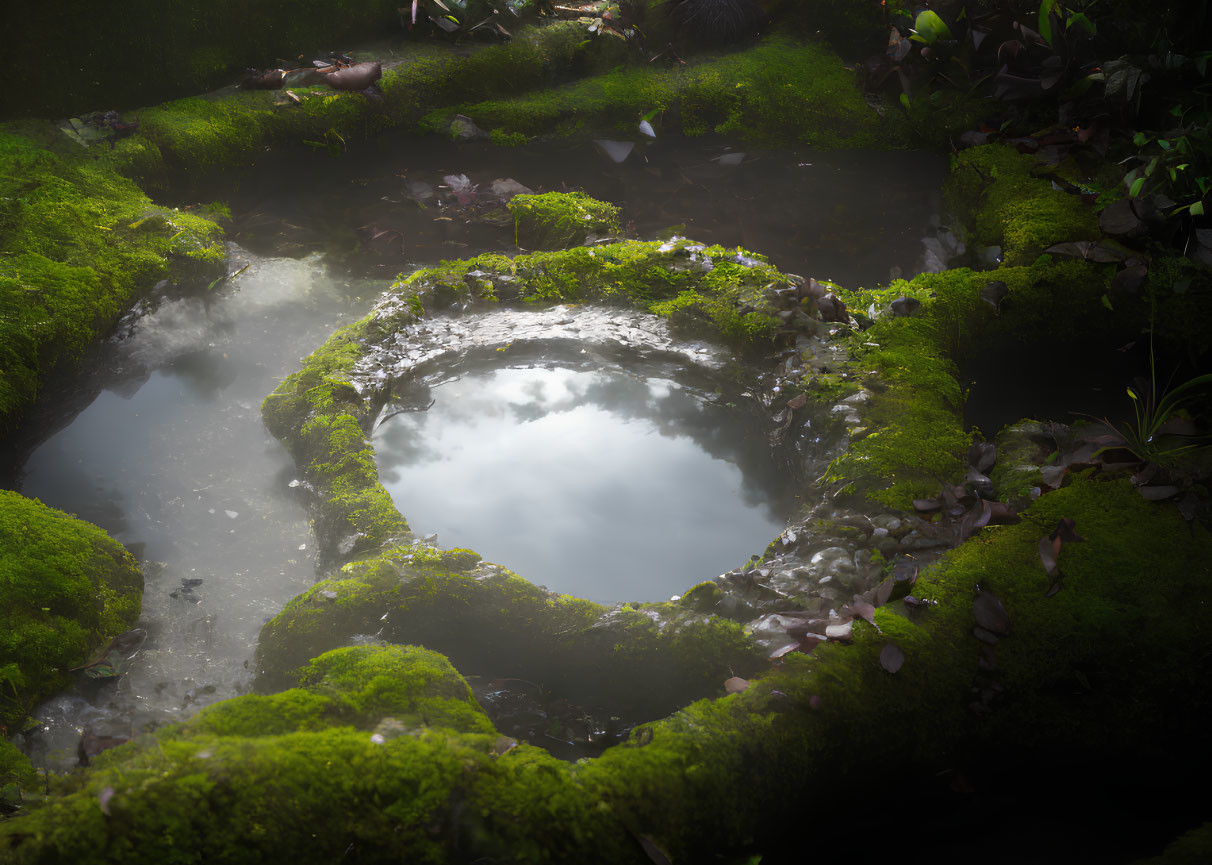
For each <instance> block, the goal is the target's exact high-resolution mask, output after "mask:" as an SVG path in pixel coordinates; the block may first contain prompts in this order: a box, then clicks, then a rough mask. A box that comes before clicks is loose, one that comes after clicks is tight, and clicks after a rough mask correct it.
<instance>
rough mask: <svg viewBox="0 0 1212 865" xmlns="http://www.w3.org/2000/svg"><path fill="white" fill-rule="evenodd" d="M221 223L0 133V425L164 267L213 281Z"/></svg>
mask: <svg viewBox="0 0 1212 865" xmlns="http://www.w3.org/2000/svg"><path fill="white" fill-rule="evenodd" d="M221 238H222V230H221V229H220V228H219V227H218V226H217V225H216V224H215V223H213V222H211V221H209V220H206V219H203V218H201V217H198V216H195V215H192V214H188V213H182V212H180V211H177V210H168V209H165V208H159V207H155V206H154V205H152V203H151V201H150V200H148V198H147V196H145V195H144V194H143V193H142V192H141V191H140V190H139V189H138V187H136V186H135V185H134V184H133V183H132V182H131V181H129V180H127V179H126V178H124V177H121V176H119V175H117V174H116V173H114V172H113V171H112V170H111V169H109V168H108V167H106V166H105V165H104V164H102V163H100V162H98V161H96V160H92V159H89V158H87V157H86V156H83V155H79V154H72V153H60V152H56V151H53V150H51V149H48V148H47V147H44V146H42V145H40V144H38V143H36V142H35V141H34V140H32V139H30V138H27V137H25V136H22V135H15V134H8V133H0V428H5V427H11V426H12V425H13V424H14V423H15V419H16V417H17V416H18V414H19V413H20V412H21V411H23V410H24V409H26V408H28V406H29V405H30V404H31V403H32V402H33V401H34V399H35V397H36V396H37V394H38V390H39V388H40V386H41V384H42V382H43V381H44V380H45V379H46V376H47V375H48V374H49V373H50V371H51V370H53V369H54V368H55V367H56V366H57V365H59V364H63V363H70V362H72V361H74V360H75V359H76V358H78V357H79V355H80V352H81V351H82V350H83V348H84V347H85V346H86V345H88V344H89V343H90V342H91V341H92V340H94V339H96V338H97V337H98V336H99V335H101V334H104V333H105V332H106V331H107V330H108V329H109V328H111V327H112V326H113V325H114V323H115V322H116V321H117V320H118V316H119V315H121V314H122V313H123V312H125V311H126V309H127V308H128V307H129V305H130V304H131V303H132V302H133V301H134V300H135V298H136V297H137V296H138V294H139V292H141V291H145V290H147V289H149V288H150V287H151V286H152V285H153V284H154V283H155V282H157V281H159V280H161V279H164V278H166V277H168V276H170V274H171V275H175V276H177V277H180V278H189V277H194V278H200V279H207V278H213V276H214V275H215V274H217V273H218V271H219V270H220V269H221V268H222V266H223V262H224V260H225V258H226V251H225V250H224V248H223V245H222V243H221V242H220V240H221Z"/></svg>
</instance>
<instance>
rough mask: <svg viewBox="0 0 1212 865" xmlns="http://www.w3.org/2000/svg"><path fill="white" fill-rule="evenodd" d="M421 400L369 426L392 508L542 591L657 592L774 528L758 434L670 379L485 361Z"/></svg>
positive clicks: (779, 512) (746, 549) (734, 554)
mask: <svg viewBox="0 0 1212 865" xmlns="http://www.w3.org/2000/svg"><path fill="white" fill-rule="evenodd" d="M433 397H434V400H435V402H434V404H433V406H432V407H431V408H429V410H428V411H426V412H415V413H401V414H397V415H394V416H390V417H388V418H387V420H385V421H384V422H383V423H382V425H381V426H380V427H379V430H378V431H377V432H376V440H375V448H376V451H377V453H378V458H379V465H380V471H381V477H382V481H383V484H384V486H385V487H387V489H388V491H389V492H390V493H391V495H392V498H393V499H394V501H395V503H396V506H397V507H398V508H399V509H400V510H401V511H402V512H403V513H404V515H405V516H406V517H407V518H408V519H409V521H410V524H411V525H412V528H413V530H414V531H415V532H417V533H418V534H421V535H424V534H427V533H429V532H437V533H438V535H439V538H438V541H439V543H440V544H441V546H443V547H451V546H467V547H471V548H473V549H475V550H476V551H477V552H479V553H480V554H481V555H483V556H484V557H485V558H486V559H488V560H490V561H495V562H498V563H500V564H502V565H505V566H506V567H508V568H510V569H512V570H514V571H516V572H518V573H519V574H521V575H522V576H523V577H526V578H527V579H529V580H531V581H532V582H536V583H541V584H543V585H546V586H548V587H549V588H551V589H553V590H556V591H560V592H566V593H570V594H575V595H578V596H581V597H586V598H590V599H592V600H597V601H620V600H657V599H662V598H667V597H669V596H670V595H674V594H678V593H680V592H682V591H685V590H686V589H687V588H688V587H689V586H691V585H693V584H694V583H695V582H698V581H700V580H702V579H705V578H709V577H712V576H715V575H716V574H719V573H721V572H722V571H725V570H728V569H729V568H731V567H733V566H735V565H737V564H741V563H743V562H744V561H745V560H746V559H748V557H749V556H750V554H752V553H760V552H761V551H762V550H763V549H764V548H765V546H766V544H768V543H769V542H770V539H771V538H773V537H774V536H775V535H777V534H778V533H779V532H780V531H781V530H782V528H783V526H784V524H785V521H786V516H787V508H788V506H789V505H788V500H787V496H786V490H785V489H779V488H778V485H777V478H776V476H775V475H774V473H773V472H772V471H770V470H769V467H768V466H767V467H766V469H767V470H766V471H765V472H762V471H761V462H762V460H763V458H764V455H763V454H762V453H761V448H762V444H761V442H760V441H756V442H755V441H749V442H748V443H746V438H747V437H746V436H745V435H744V432H743V430H742V429H741V425H740V423H739V422H738V420H737V419H736V418H735V417H733V416H731V415H730V414H729V413H728V412H727V411H726V410H724V409H722V408H720V407H717V406H713V405H710V404H708V403H705V402H703V401H702V400H700V399H698V398H697V397H696V396H694V395H692V394H691V393H688V392H687V391H684V390H681V389H679V388H678V387H677V386H676V385H673V384H672V383H671V382H668V381H663V380H655V379H652V380H643V379H640V378H638V377H633V376H628V375H625V374H622V373H618V372H574V371H571V370H567V369H499V370H496V371H493V372H490V373H477V374H474V375H468V376H465V377H463V378H462V379H459V380H455V381H450V382H447V383H445V384H442V385H441V386H439V387H437V388H435V389H434V392H433ZM746 451H747V452H746ZM738 462H740V463H743V464H746V465H752V466H754V468H755V470H754V471H751V472H748V473H743V472H742V470H741V468H740V467H739V466H738ZM761 475H764V476H761Z"/></svg>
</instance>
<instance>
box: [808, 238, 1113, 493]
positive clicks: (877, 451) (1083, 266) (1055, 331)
mask: <svg viewBox="0 0 1212 865" xmlns="http://www.w3.org/2000/svg"><path fill="white" fill-rule="evenodd" d="M1112 270H1113V268H1108V267H1107V266H1105V265H1098V264H1092V263H1090V262H1085V261H1078V260H1069V261H1058V262H1053V261H1050V260H1049V259H1048V257H1046V256H1045V257H1044V258H1043V259H1041V260H1040V261H1038V262H1036V263H1034V264H1032V265H1030V266H1026V267H1001V268H998V269H997V270H993V271H972V270H968V269H966V268H956V269H954V270H948V271H944V272H942V273H937V274H930V273H923V274H920V275H919V276H917V277H915V278H914V279H913V280H912V281H909V282H906V281H904V280H897V281H895V282H894V283H893V284H892V285H890V286H889V287H888V288H886V289H879V290H874V291H872V290H866V291H860V292H848V291H845V290H840V291H839V293H840V294H841V296H842V297H843V299H845V300H846V302H847V303H848V304H849V305H851V306H853V307H855V308H860V309H862V308H865V307H866V306H867V305H869V304H871V303H874V304H876V306H877V307H879V308H886V307H887V305H888V303H889V302H890V301H891V300H892V299H894V298H897V297H900V296H906V297H912V298H914V299H916V300H918V301H919V302H920V303H921V308H920V309H919V310H918V312H916V313H915V314H914V315H913V316H910V317H897V316H882V317H881V318H880V319H879V320H878V321H877V322H876V323H875V325H874V326H872V327H871V328H870V329H868V330H866V331H864V332H863V333H861V334H859V335H856V336H855V337H853V338H852V339H851V340H850V355H851V359H850V361H849V363H848V365H847V369H848V374H849V376H850V379H849V380H850V381H851V382H855V381H858V382H862V383H863V384H864V385H865V386H867V387H868V388H869V390H870V393H871V398H870V402H869V405H868V407H867V409H865V410H864V414H863V416H862V423H863V426H862V429H861V430H859V431H857V432H856V433H855V434H854V435H853V437H852V441H851V445H850V448H849V450H848V451H847V452H846V453H844V454H843V455H841V456H840V457H838V458H837V459H836V460H835V461H834V463H833V464H832V466H831V467H830V470H829V473H828V475H827V478H828V479H830V480H833V481H839V482H849V483H854V484H855V485H856V489H859V491H861V492H864V493H866V494H867V495H869V496H870V497H871V498H873V499H874V500H875V501H878V502H881V503H883V504H886V505H890V506H894V507H900V508H908V507H909V506H910V504H911V502H912V500H913V499H914V498H925V497H929V496H932V495H934V494H935V493H936V492H937V491H938V487H939V486H940V485H942V484H943V483H948V482H951V483H953V482H956V481H958V480H959V479H960V478H962V476H963V474H964V472H965V470H966V469H965V453H966V451H967V448H968V444H969V443H970V441H971V436H970V435H969V434H968V432H967V431H966V430H965V429H964V427H963V422H962V409H963V404H964V398H965V394H964V391H963V388H962V386H961V384H960V382H961V381H962V380H965V377H964V376H963V375H962V374H961V370H962V369H964V368H966V367H969V366H971V365H973V364H976V363H981V364H984V365H986V366H987V365H988V363H989V360H990V359H991V358H1003V359H1004V362H1005V363H1006V364H1008V365H1013V364H1015V363H1017V362H1018V361H1019V359H1021V358H1022V357H1024V356H1027V355H1032V356H1034V355H1038V354H1039V353H1041V352H1046V353H1048V354H1055V355H1056V356H1057V357H1058V358H1060V357H1062V355H1061V354H1060V352H1062V351H1064V350H1066V347H1067V346H1069V345H1071V344H1073V342H1074V340H1073V330H1074V326H1075V325H1074V323H1075V322H1080V323H1081V330H1082V333H1083V336H1084V338H1086V339H1091V340H1100V339H1102V340H1104V341H1109V342H1113V340H1112V335H1113V334H1116V333H1118V332H1121V331H1123V330H1124V329H1125V327H1126V328H1127V329H1128V332H1129V333H1130V332H1131V330H1132V329H1133V328H1135V327H1136V326H1137V323H1136V322H1133V321H1131V320H1129V321H1127V322H1125V321H1124V320H1123V319H1124V318H1125V317H1126V316H1119V317H1117V315H1116V314H1115V313H1113V312H1112V311H1110V310H1108V309H1107V308H1106V307H1104V306H1103V305H1102V304H1101V303H1100V302H1099V298H1100V297H1101V295H1102V294H1103V293H1104V292H1105V291H1106V290H1107V285H1108V282H1109V279H1110V276H1111V272H1112ZM995 280H996V281H1000V282H1002V283H1004V285H1005V288H1006V295H1005V297H1004V299H1003V300H1002V302H1001V306H1000V309H995V308H994V307H993V305H992V304H990V303H988V302H986V301H985V300H983V299H982V298H981V290H982V289H983V288H984V287H985V286H986V285H988V284H989V283H990V282H992V281H995ZM1064 365H1065V364H1064V362H1063V361H1061V360H1058V361H1057V366H1058V368H1062V367H1063V366H1064ZM810 384H811V383H810ZM808 392H809V393H810V395H813V396H815V397H817V398H825V399H830V398H836V395H835V393H834V391H833V390H832V389H829V388H825V389H823V390H820V391H819V392H818V391H814V390H812V389H811V387H810V389H809V391H808ZM1018 480H1019V481H1025V480H1026V479H1025V478H1019V479H1018ZM1020 487H1021V483H1016V484H1014V485H1013V489H1014V490H1018V489H1019V488H1020ZM1009 490H1010V488H1008V492H1007V495H1010V494H1012V492H1011V491H1009Z"/></svg>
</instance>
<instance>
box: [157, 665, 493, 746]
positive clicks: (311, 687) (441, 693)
mask: <svg viewBox="0 0 1212 865" xmlns="http://www.w3.org/2000/svg"><path fill="white" fill-rule="evenodd" d="M294 678H295V679H296V681H297V682H298V684H299V687H294V688H291V689H289V690H286V691H283V692H281V693H278V694H272V695H269V696H262V695H260V694H249V695H247V696H244V697H237V698H235V699H232V700H226V701H224V702H222V703H216V704H214V705H211V706H208V707H206V708H205V709H203V710H202V711H201V712H199V713H198V714H197V715H196V716H195V717H193V718H191V719H190V720H189V721H187V722H185V723H184V724H182V725H180V726H179V727H178V728H177V732H176V733H175V734H174V735H182V736H197V735H216V736H276V735H281V734H284V733H293V732H300V731H308V730H322V729H325V728H327V727H333V726H355V727H357V728H359V729H364V730H374V729H375V727H376V725H378V724H379V723H380V722H381V721H382V720H383V719H384V718H391V719H392V720H393V721H395V722H398V723H399V724H401V725H403V727H405V728H408V729H413V730H416V729H419V728H422V727H447V728H450V729H452V730H459V731H461V732H466V733H491V732H492V729H493V728H492V725H491V724H490V723H489V722H488V719H487V718H486V717H485V716H484V713H483V712H482V711H481V710H480V707H479V706H478V705H477V704H476V701H475V698H474V697H473V696H472V693H471V689H470V688H469V687H468V686H467V683H466V682H465V681H464V680H463V677H462V676H460V675H459V674H458V673H457V672H456V671H455V669H454V668H453V667H452V666H451V665H450V662H449V661H447V660H446V659H445V658H444V657H442V656H441V655H439V654H437V653H436V652H432V651H429V650H427V649H422V648H418V647H415V646H357V647H349V648H343V649H334V650H333V651H330V652H326V653H325V654H323V655H321V656H320V657H318V658H315V659H313V660H312V661H311V662H310V663H308V664H307V665H306V666H305V667H303V668H302V669H300V670H298V671H297V672H296V673H295V674H294Z"/></svg>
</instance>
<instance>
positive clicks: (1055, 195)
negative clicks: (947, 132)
mask: <svg viewBox="0 0 1212 865" xmlns="http://www.w3.org/2000/svg"><path fill="white" fill-rule="evenodd" d="M1037 164H1038V160H1037V159H1036V157H1035V156H1034V155H1032V154H1023V153H1018V152H1017V151H1016V150H1015V149H1014V148H1013V147H1011V146H1009V145H1004V144H986V145H982V146H980V147H970V148H968V149H967V150H962V151H960V152H959V153H958V154H956V156H955V157H954V158H953V164H952V171H951V176H950V178H949V179H948V181H947V185H946V188H945V195H946V198H947V203H948V206H949V207H950V208H951V210H952V211H953V212H955V213H957V214H962V215H965V216H963V217H962V218H964V220H965V226H966V229H967V235H968V236H967V241H968V244H969V246H1000V247H1001V248H1002V254H1003V260H1004V261H1005V263H1006V265H1009V266H1013V265H1025V264H1030V263H1031V262H1033V261H1034V260H1035V259H1036V257H1038V256H1039V254H1040V253H1041V252H1043V251H1044V250H1045V249H1047V248H1048V247H1049V246H1052V245H1053V244H1056V243H1063V242H1066V241H1071V240H1097V239H1098V237H1099V231H1098V220H1097V218H1096V216H1095V214H1094V211H1093V209H1092V208H1089V207H1087V206H1086V205H1084V204H1082V201H1081V198H1080V197H1079V196H1076V195H1070V194H1068V193H1067V192H1064V191H1062V190H1059V189H1055V188H1053V184H1052V182H1051V181H1050V180H1048V179H1047V178H1046V177H1035V176H1033V171H1034V170H1035V169H1036V167H1037Z"/></svg>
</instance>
